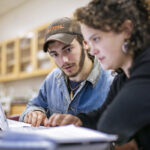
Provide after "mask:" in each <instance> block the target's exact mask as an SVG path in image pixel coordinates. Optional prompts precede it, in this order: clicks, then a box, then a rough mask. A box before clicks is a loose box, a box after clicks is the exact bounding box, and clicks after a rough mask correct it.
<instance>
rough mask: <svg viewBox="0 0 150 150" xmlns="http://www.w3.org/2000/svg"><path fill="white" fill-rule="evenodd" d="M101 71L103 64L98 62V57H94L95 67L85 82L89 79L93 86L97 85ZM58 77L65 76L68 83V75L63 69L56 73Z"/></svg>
mask: <svg viewBox="0 0 150 150" xmlns="http://www.w3.org/2000/svg"><path fill="white" fill-rule="evenodd" d="M100 73H101V65H100V63H99V62H98V59H97V58H94V63H93V67H92V71H91V72H90V74H89V75H88V77H87V79H86V80H84V81H85V82H86V81H88V82H90V83H91V84H92V85H93V87H94V86H95V85H96V83H97V81H98V79H99V75H100ZM56 77H57V78H64V80H65V82H66V83H67V77H66V76H65V74H64V73H63V71H61V72H60V73H58V74H57V75H56Z"/></svg>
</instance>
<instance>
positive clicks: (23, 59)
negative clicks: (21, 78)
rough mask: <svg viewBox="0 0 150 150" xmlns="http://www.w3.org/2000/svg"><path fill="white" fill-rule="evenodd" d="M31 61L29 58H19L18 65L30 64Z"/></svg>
mask: <svg viewBox="0 0 150 150" xmlns="http://www.w3.org/2000/svg"><path fill="white" fill-rule="evenodd" d="M30 61H31V58H30V57H23V58H21V61H20V63H21V64H22V63H28V62H30Z"/></svg>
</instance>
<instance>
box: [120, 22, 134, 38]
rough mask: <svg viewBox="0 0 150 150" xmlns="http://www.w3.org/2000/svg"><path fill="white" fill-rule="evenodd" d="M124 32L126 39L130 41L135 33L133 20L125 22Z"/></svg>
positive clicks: (123, 25)
mask: <svg viewBox="0 0 150 150" xmlns="http://www.w3.org/2000/svg"><path fill="white" fill-rule="evenodd" d="M122 31H123V32H124V33H125V36H126V39H130V37H131V35H132V31H133V23H132V21H131V20H129V19H127V20H125V21H124V23H123V24H122Z"/></svg>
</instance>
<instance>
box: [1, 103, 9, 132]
mask: <svg viewBox="0 0 150 150" xmlns="http://www.w3.org/2000/svg"><path fill="white" fill-rule="evenodd" d="M0 128H1V130H3V131H6V130H8V128H9V127H8V122H7V118H6V116H5V113H4V110H3V108H2V105H1V103H0Z"/></svg>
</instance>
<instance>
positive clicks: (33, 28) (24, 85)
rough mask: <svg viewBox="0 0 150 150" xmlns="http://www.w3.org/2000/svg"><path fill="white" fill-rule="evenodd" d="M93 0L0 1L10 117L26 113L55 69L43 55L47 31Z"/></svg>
mask: <svg viewBox="0 0 150 150" xmlns="http://www.w3.org/2000/svg"><path fill="white" fill-rule="evenodd" d="M88 2H89V0H0V102H1V103H2V105H3V108H4V110H5V112H6V114H7V115H8V116H9V115H16V114H20V113H21V112H22V111H24V109H25V106H26V103H27V102H28V101H29V100H31V99H32V98H33V97H34V96H36V95H37V93H38V89H39V88H40V85H41V83H42V81H43V80H44V79H45V77H46V75H47V74H48V73H49V72H51V71H52V70H53V68H55V67H56V66H55V64H54V62H53V60H52V59H51V58H50V57H49V55H48V54H45V53H44V52H43V48H42V47H43V42H44V34H45V29H46V28H47V26H48V24H49V23H50V22H51V21H53V20H54V19H56V18H60V17H64V16H68V17H71V16H72V13H73V12H74V10H75V9H76V8H78V7H81V6H84V5H85V4H87V3H88Z"/></svg>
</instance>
